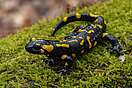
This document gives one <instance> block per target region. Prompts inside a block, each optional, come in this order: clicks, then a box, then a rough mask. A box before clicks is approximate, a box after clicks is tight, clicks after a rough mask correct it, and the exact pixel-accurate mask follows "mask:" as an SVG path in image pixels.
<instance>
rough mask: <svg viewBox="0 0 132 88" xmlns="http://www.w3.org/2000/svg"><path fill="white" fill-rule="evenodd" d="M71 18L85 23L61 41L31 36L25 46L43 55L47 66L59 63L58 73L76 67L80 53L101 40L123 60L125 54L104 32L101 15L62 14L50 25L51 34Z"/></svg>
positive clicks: (31, 51)
mask: <svg viewBox="0 0 132 88" xmlns="http://www.w3.org/2000/svg"><path fill="white" fill-rule="evenodd" d="M74 21H87V22H88V24H87V25H86V26H85V27H83V26H78V27H76V28H75V29H74V30H73V31H72V32H70V33H69V34H68V35H67V36H65V37H64V38H63V40H62V41H54V40H45V39H35V38H32V39H30V41H29V42H28V44H27V45H26V46H25V49H26V50H27V51H28V52H30V53H33V54H44V55H46V56H47V57H48V58H47V59H46V63H48V65H50V66H55V67H57V66H58V67H59V69H58V72H61V73H69V72H71V71H72V70H73V68H74V67H75V62H76V60H77V59H78V58H80V56H82V55H83V54H84V53H87V52H88V51H89V50H90V49H92V48H94V47H95V46H96V45H97V44H98V43H99V42H100V41H103V40H105V41H106V40H107V41H109V42H110V43H111V45H112V47H111V51H112V52H115V53H116V54H117V55H118V56H119V59H120V61H121V62H122V63H123V62H124V55H123V53H121V50H122V47H121V45H120V44H119V42H118V41H117V40H116V39H115V38H114V37H113V36H112V35H110V34H108V33H107V32H106V30H105V29H106V24H105V22H104V18H103V17H102V16H98V15H91V14H79V13H76V14H75V15H71V16H69V17H64V19H63V20H61V21H60V22H59V23H58V24H57V25H56V26H55V27H54V28H53V31H52V34H51V36H54V35H55V33H56V32H57V31H58V30H59V29H60V28H61V27H63V26H64V25H66V24H68V23H70V22H74Z"/></svg>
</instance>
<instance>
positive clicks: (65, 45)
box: [56, 44, 69, 48]
mask: <svg viewBox="0 0 132 88" xmlns="http://www.w3.org/2000/svg"><path fill="white" fill-rule="evenodd" d="M56 46H58V47H66V48H69V45H68V44H56Z"/></svg>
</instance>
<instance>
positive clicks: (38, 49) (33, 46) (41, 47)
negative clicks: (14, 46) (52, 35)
mask: <svg viewBox="0 0 132 88" xmlns="http://www.w3.org/2000/svg"><path fill="white" fill-rule="evenodd" d="M25 49H26V50H27V51H28V52H29V53H33V54H45V55H48V54H50V52H51V51H52V50H53V49H54V46H53V45H52V44H51V43H50V42H49V41H48V40H44V39H33V38H32V39H31V40H30V42H28V44H27V45H26V46H25Z"/></svg>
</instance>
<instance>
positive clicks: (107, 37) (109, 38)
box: [102, 33, 125, 63]
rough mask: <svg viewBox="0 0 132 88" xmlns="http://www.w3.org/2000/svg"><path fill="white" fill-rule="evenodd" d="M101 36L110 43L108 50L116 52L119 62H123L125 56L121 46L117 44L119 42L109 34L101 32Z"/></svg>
mask: <svg viewBox="0 0 132 88" xmlns="http://www.w3.org/2000/svg"><path fill="white" fill-rule="evenodd" d="M102 37H103V39H105V40H107V41H109V42H110V43H111V45H112V47H111V49H110V52H111V53H116V54H117V55H118V56H119V60H120V62H121V63H123V62H124V60H125V57H124V54H123V53H122V46H121V45H120V44H119V42H118V41H117V40H116V39H115V38H114V37H113V36H112V35H109V34H108V33H103V35H102Z"/></svg>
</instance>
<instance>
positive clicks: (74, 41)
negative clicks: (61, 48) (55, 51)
mask: <svg viewBox="0 0 132 88" xmlns="http://www.w3.org/2000/svg"><path fill="white" fill-rule="evenodd" d="M68 42H78V41H77V40H70V41H68Z"/></svg>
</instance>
